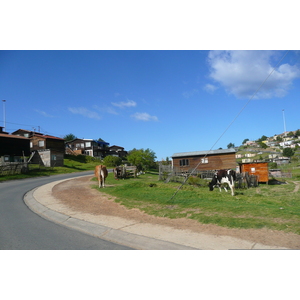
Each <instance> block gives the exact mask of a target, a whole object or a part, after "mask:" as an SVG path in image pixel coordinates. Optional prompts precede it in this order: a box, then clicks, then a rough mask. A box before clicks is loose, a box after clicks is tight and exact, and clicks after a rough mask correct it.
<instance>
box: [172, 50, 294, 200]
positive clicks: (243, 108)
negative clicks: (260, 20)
mask: <svg viewBox="0 0 300 300" xmlns="http://www.w3.org/2000/svg"><path fill="white" fill-rule="evenodd" d="M288 53H289V50H288V51H287V52H286V53H285V54H284V56H283V57H282V58H281V59H280V60H279V62H278V63H277V64H276V66H275V67H274V68H273V69H272V71H271V72H270V73H269V75H268V76H267V77H266V79H265V80H264V81H263V82H262V84H261V85H260V86H259V87H258V89H257V90H256V91H255V92H254V94H253V95H252V96H251V97H250V99H249V100H248V101H247V103H246V104H245V105H244V106H243V107H242V109H241V110H240V112H239V113H238V114H237V115H236V117H235V118H234V119H233V120H232V121H231V123H230V124H229V125H228V126H227V128H226V129H225V130H224V132H223V133H222V134H221V135H220V137H219V138H218V139H217V140H216V142H215V143H214V144H213V145H212V146H211V148H210V149H209V151H208V152H207V153H206V154H205V156H204V157H203V159H205V158H206V157H207V155H208V154H209V153H210V152H211V151H212V149H213V147H214V146H215V145H216V144H217V143H218V142H219V140H220V139H221V138H222V137H223V136H224V134H225V133H226V132H227V131H228V130H229V128H230V127H231V126H232V124H233V123H234V122H235V121H236V119H237V118H238V117H239V116H240V115H241V113H242V112H243V111H244V110H245V108H246V107H247V106H248V104H249V103H250V102H251V101H252V100H253V98H254V96H255V95H256V94H257V93H258V91H259V90H260V89H261V88H262V86H263V85H264V84H265V83H266V81H267V80H268V79H269V77H270V76H271V75H272V74H273V72H274V71H275V69H276V68H277V67H278V65H279V64H280V63H281V62H282V60H283V59H284V58H285V57H286V56H287V54H288ZM200 163H201V160H200V161H199V163H198V164H197V165H196V167H195V168H194V169H193V170H192V172H191V173H190V174H189V175H188V176H186V178H185V180H184V181H183V183H182V184H181V185H180V186H179V188H178V189H177V190H176V191H175V193H174V194H173V196H172V197H171V198H170V201H171V200H172V199H173V198H174V197H175V196H176V195H177V193H178V192H179V190H180V189H181V188H182V187H183V185H184V184H185V183H186V182H187V180H188V178H189V177H190V176H191V175H192V174H193V173H194V172H195V170H196V169H197V168H198V166H199V165H200Z"/></svg>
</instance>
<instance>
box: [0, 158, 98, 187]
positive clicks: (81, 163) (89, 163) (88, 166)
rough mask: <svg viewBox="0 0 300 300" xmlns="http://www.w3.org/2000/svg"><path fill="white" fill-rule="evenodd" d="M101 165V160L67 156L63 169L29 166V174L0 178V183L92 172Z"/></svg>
mask: <svg viewBox="0 0 300 300" xmlns="http://www.w3.org/2000/svg"><path fill="white" fill-rule="evenodd" d="M100 163H101V162H100V161H99V160H95V159H89V158H87V157H85V156H77V157H76V156H71V155H70V156H68V155H66V158H65V159H64V166H63V167H43V166H40V165H37V164H29V165H28V166H29V172H28V173H25V174H14V175H6V176H0V182H1V181H6V180H15V179H24V178H31V177H40V176H51V175H59V174H68V173H74V172H84V171H91V170H94V168H95V166H96V165H99V164H100Z"/></svg>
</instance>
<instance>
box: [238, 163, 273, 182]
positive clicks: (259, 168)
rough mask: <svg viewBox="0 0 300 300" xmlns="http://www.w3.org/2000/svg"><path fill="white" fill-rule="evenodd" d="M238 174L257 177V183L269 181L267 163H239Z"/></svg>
mask: <svg viewBox="0 0 300 300" xmlns="http://www.w3.org/2000/svg"><path fill="white" fill-rule="evenodd" d="M239 165H240V172H241V173H244V172H248V173H249V175H255V176H258V182H268V181H269V167H268V163H267V162H251V163H240V164H239Z"/></svg>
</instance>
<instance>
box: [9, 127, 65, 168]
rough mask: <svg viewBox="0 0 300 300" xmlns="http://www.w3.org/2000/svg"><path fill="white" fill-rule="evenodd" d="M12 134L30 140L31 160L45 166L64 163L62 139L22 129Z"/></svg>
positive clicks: (63, 142)
mask: <svg viewBox="0 0 300 300" xmlns="http://www.w3.org/2000/svg"><path fill="white" fill-rule="evenodd" d="M12 135H15V136H20V137H21V136H22V137H26V138H28V139H29V140H30V151H31V152H34V156H33V158H32V162H34V163H39V164H42V165H45V166H47V167H53V166H63V165H64V153H65V140H64V139H62V138H58V137H55V136H51V135H44V134H42V133H40V132H35V131H29V130H24V129H18V130H17V131H14V132H13V133H12Z"/></svg>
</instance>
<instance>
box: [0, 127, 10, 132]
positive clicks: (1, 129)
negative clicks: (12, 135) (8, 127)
mask: <svg viewBox="0 0 300 300" xmlns="http://www.w3.org/2000/svg"><path fill="white" fill-rule="evenodd" d="M3 128H4V127H2V126H0V133H2V134H8V132H5V131H3Z"/></svg>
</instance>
